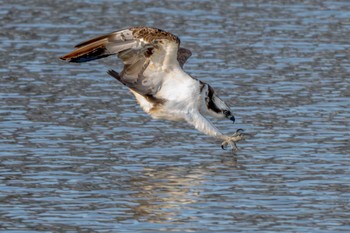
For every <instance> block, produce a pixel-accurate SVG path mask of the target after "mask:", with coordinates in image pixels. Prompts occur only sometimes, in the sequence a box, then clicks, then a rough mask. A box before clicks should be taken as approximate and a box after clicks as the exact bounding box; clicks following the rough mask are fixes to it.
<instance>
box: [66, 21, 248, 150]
mask: <svg viewBox="0 0 350 233" xmlns="http://www.w3.org/2000/svg"><path fill="white" fill-rule="evenodd" d="M110 55H117V56H118V57H119V58H120V59H121V60H122V61H123V63H124V68H123V70H122V71H121V72H120V73H118V72H116V71H114V70H109V71H108V74H109V75H111V76H112V77H114V78H115V79H117V80H118V81H120V82H121V83H122V84H124V85H125V86H127V87H128V88H129V90H130V91H131V93H132V94H134V96H135V98H136V100H137V102H138V103H139V104H140V106H141V107H142V109H143V110H144V111H145V112H146V113H148V114H150V115H151V116H152V117H153V118H155V119H166V120H173V121H181V120H182V121H183V120H184V121H186V122H188V123H189V124H191V125H193V126H194V127H195V128H196V129H197V130H198V131H200V132H202V133H204V134H206V135H209V136H212V137H215V138H218V139H221V140H223V143H222V144H221V147H222V148H223V149H225V148H226V147H227V146H228V145H230V146H231V147H232V149H233V150H237V147H236V142H237V141H240V140H242V139H244V134H243V133H241V132H242V131H243V130H241V129H239V130H237V131H236V133H234V134H233V135H231V136H226V135H224V134H222V133H221V132H220V131H219V130H218V129H217V128H216V127H215V126H214V125H213V124H212V123H211V122H210V121H209V120H208V119H207V118H206V117H205V115H209V116H212V117H215V118H218V119H223V118H227V119H229V120H231V121H233V122H234V121H235V118H234V116H233V115H232V112H231V110H230V108H229V107H228V106H227V104H226V103H225V102H224V101H223V100H221V99H220V98H219V97H218V95H217V94H216V93H215V91H214V89H213V88H212V87H211V86H210V85H209V84H207V83H205V82H203V81H200V80H198V79H195V78H193V77H192V76H190V75H189V74H187V73H186V72H185V71H184V70H183V69H182V67H183V65H184V63H185V62H186V60H187V59H188V58H189V57H190V56H191V55H192V53H191V51H190V50H188V49H185V48H182V47H180V39H179V38H178V37H177V36H175V35H173V34H171V33H169V32H166V31H164V30H161V29H157V28H151V27H132V28H129V29H124V30H120V31H115V32H112V33H110V34H107V35H103V36H99V37H96V38H93V39H90V40H87V41H85V42H82V43H80V44H78V45H76V46H75V50H73V51H72V52H70V53H68V54H67V55H65V56H62V57H60V58H61V59H62V60H66V61H69V62H77V63H80V62H88V61H91V60H96V59H100V58H103V57H107V56H110Z"/></svg>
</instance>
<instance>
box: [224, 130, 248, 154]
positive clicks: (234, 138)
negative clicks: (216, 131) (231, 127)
mask: <svg viewBox="0 0 350 233" xmlns="http://www.w3.org/2000/svg"><path fill="white" fill-rule="evenodd" d="M243 131H244V130H243V129H238V130H237V131H236V133H234V134H232V135H231V136H228V137H227V138H226V139H225V141H223V142H222V143H221V148H222V149H223V150H226V148H227V146H228V145H230V146H231V148H232V151H233V152H234V153H235V152H237V151H238V148H237V145H236V142H238V141H241V140H244V139H245V138H246V134H244V133H243Z"/></svg>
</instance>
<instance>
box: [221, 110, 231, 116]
mask: <svg viewBox="0 0 350 233" xmlns="http://www.w3.org/2000/svg"><path fill="white" fill-rule="evenodd" d="M222 113H223V114H225V115H226V116H228V115H231V113H230V111H227V110H224V111H222Z"/></svg>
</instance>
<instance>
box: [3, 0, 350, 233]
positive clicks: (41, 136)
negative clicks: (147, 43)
mask: <svg viewBox="0 0 350 233" xmlns="http://www.w3.org/2000/svg"><path fill="white" fill-rule="evenodd" d="M349 12H350V4H349V3H347V2H346V1H343V2H339V1H312V2H297V1H291V2H288V4H287V3H286V2H284V1H273V2H271V1H244V2H227V1H215V2H212V1H201V2H195V1H184V2H182V1H181V2H178V1H177V2H176V3H175V2H171V1H163V2H152V1H141V2H136V1H133V0H130V1H120V2H119V1H118V2H116V1H108V0H106V1H99V2H93V1H84V0H76V1H72V2H71V3H70V4H66V3H64V4H62V3H60V2H59V1H57V2H47V1H41V0H36V1H32V2H31V3H27V2H25V4H24V2H23V1H22V0H16V1H11V2H8V3H5V4H2V7H1V9H0V18H1V21H0V24H1V26H2V28H3V30H1V31H0V37H1V40H0V44H1V46H0V51H1V52H2V54H4V55H3V56H0V64H1V66H0V73H1V79H0V82H1V83H0V84H1V85H0V164H1V165H0V179H1V182H0V203H1V205H0V226H1V229H2V230H5V231H8V232H9V231H11V230H13V231H17V232H18V231H26V232H28V231H83V232H84V231H85V232H94V231H98V232H101V231H108V232H110V231H116V232H144V231H145V232H146V231H149V232H168V231H180V232H186V231H198V232H203V231H213V232H220V231H221V232H232V231H235V232H236V231H243V232H255V231H259V232H260V231H269V232H277V231H279V232H281V231H282V232H337V231H343V232H347V231H349V230H350V221H349V219H350V214H349V213H350V205H349V199H350V195H349V193H350V185H349V184H350V179H349V177H350V171H349V165H350V156H349V155H350V153H349V152H350V149H349V148H350V131H349V129H350V125H349V124H350V123H349V122H350V121H349V118H350V117H349V116H350V110H349V109H350V89H349V86H350V81H349V79H348V76H349V75H348V74H349V72H350V65H349V47H350V46H349V43H348V41H349V40H348V34H349V33H348V32H349V29H350V28H349V25H350V20H349V19H350V13H349ZM131 25H150V26H156V27H160V28H164V29H167V30H169V31H172V32H174V33H175V34H177V35H180V36H181V40H182V45H183V46H184V47H187V48H190V49H191V50H192V52H193V56H192V57H191V59H190V60H189V62H188V63H187V64H186V66H185V68H186V69H187V71H188V72H190V73H191V74H192V75H193V76H195V77H198V78H201V79H202V80H204V81H207V82H209V83H211V84H212V85H213V86H214V87H215V88H216V89H219V90H220V95H221V96H223V98H224V99H225V101H228V102H229V103H231V105H232V106H234V112H235V115H236V118H237V122H236V125H231V124H229V125H228V124H227V122H225V121H218V122H215V124H216V125H218V127H219V128H220V129H222V130H223V131H224V132H226V133H232V132H234V131H235V130H236V129H237V128H244V129H245V130H246V131H248V132H252V133H254V134H256V135H255V136H254V137H253V138H251V139H249V140H247V141H246V142H242V143H240V144H239V147H240V148H241V151H240V152H239V153H238V155H237V157H236V158H233V157H232V155H231V154H230V153H229V152H225V151H222V150H221V149H220V147H219V142H216V141H213V140H212V139H211V138H208V137H206V136H205V135H201V134H200V133H198V132H197V131H195V130H193V129H191V128H189V127H188V126H187V125H186V124H184V123H176V122H166V121H156V120H152V119H150V117H148V116H146V115H145V114H144V113H143V112H142V110H141V109H140V108H139V107H138V106H137V105H136V104H135V101H134V99H133V97H132V96H131V95H130V94H129V93H128V91H127V90H126V89H125V88H124V87H122V86H121V85H119V84H118V83H116V82H115V81H114V80H112V79H110V78H109V77H108V75H106V74H105V71H106V70H108V68H112V67H113V68H116V69H120V68H121V64H120V63H116V60H115V59H113V58H111V59H106V60H101V61H96V62H92V63H89V64H88V65H87V64H67V63H64V62H61V61H59V60H58V59H57V57H58V56H60V55H62V54H64V53H66V52H68V51H70V50H71V48H72V45H74V44H76V43H78V42H80V41H82V40H85V39H87V38H89V37H92V36H95V35H99V34H103V33H107V32H110V31H113V30H117V29H120V28H124V27H126V26H131Z"/></svg>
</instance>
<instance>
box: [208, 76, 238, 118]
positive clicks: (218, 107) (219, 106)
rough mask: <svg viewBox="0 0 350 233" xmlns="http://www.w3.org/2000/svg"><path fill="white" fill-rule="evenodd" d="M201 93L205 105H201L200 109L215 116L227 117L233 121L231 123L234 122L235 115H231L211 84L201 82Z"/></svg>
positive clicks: (228, 108)
mask: <svg viewBox="0 0 350 233" xmlns="http://www.w3.org/2000/svg"><path fill="white" fill-rule="evenodd" d="M201 95H202V97H203V101H204V102H205V105H203V106H204V109H203V108H202V110H204V111H205V112H206V113H208V114H209V115H211V116H213V117H215V118H219V119H223V118H227V119H230V120H231V121H233V123H234V122H235V117H234V116H233V115H232V113H231V109H230V107H229V106H227V104H226V103H225V102H224V101H223V100H222V99H220V98H219V97H218V96H217V95H216V93H215V91H214V89H213V88H212V87H211V86H209V85H208V84H206V83H203V82H201Z"/></svg>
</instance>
